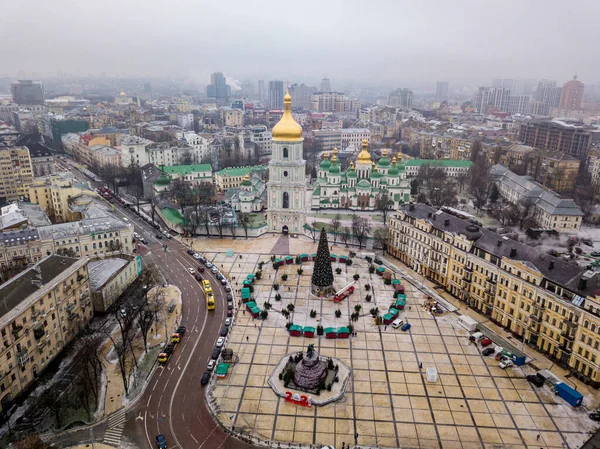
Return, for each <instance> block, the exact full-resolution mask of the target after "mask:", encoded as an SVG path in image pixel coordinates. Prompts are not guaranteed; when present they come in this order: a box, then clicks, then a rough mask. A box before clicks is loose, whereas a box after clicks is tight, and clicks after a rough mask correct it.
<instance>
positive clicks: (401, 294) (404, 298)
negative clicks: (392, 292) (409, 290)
mask: <svg viewBox="0 0 600 449" xmlns="http://www.w3.org/2000/svg"><path fill="white" fill-rule="evenodd" d="M397 299H401V300H402V301H406V295H405V294H404V293H398V297H397Z"/></svg>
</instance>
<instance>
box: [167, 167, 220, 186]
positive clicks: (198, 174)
mask: <svg viewBox="0 0 600 449" xmlns="http://www.w3.org/2000/svg"><path fill="white" fill-rule="evenodd" d="M161 170H162V172H163V173H165V174H167V175H168V176H169V178H171V179H172V180H174V179H181V180H183V181H185V182H189V183H191V184H199V183H201V182H210V183H211V184H212V182H213V177H212V167H211V166H210V164H194V165H165V166H162V167H161Z"/></svg>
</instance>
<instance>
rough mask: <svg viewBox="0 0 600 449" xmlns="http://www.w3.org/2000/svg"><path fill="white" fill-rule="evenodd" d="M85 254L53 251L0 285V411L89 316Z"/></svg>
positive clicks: (6, 407) (68, 340) (41, 370)
mask: <svg viewBox="0 0 600 449" xmlns="http://www.w3.org/2000/svg"><path fill="white" fill-rule="evenodd" d="M87 264H88V259H87V258H80V259H75V258H71V257H62V256H57V255H51V256H48V257H45V258H44V259H42V260H40V261H39V262H38V263H36V264H35V265H33V266H32V267H31V268H29V269H28V270H26V271H24V272H22V273H20V274H18V275H17V276H15V277H14V278H12V279H10V280H9V281H8V282H6V283H4V284H2V285H0V297H1V298H2V303H1V304H0V334H1V336H2V340H3V342H4V344H3V345H2V349H0V372H1V373H2V377H0V411H6V410H8V408H9V407H10V406H11V404H12V402H13V401H14V400H15V399H16V398H17V397H18V396H19V395H20V394H22V393H23V392H25V391H26V390H27V389H28V388H29V387H30V386H31V385H32V384H33V382H35V381H36V380H37V379H38V377H39V376H40V374H41V373H42V372H43V371H44V370H45V369H46V367H47V366H48V364H49V363H50V362H51V361H52V360H54V359H55V358H56V357H57V356H58V355H59V354H60V352H61V351H62V350H63V349H64V348H65V347H66V346H67V345H69V343H71V342H72V341H73V340H74V339H75V338H76V337H77V335H78V334H79V332H81V330H82V329H83V328H84V327H85V326H86V325H87V324H88V323H89V321H90V320H91V319H92V315H93V308H92V307H91V300H90V285H89V278H88V271H87Z"/></svg>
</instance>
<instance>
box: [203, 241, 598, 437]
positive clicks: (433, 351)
mask: <svg viewBox="0 0 600 449" xmlns="http://www.w3.org/2000/svg"><path fill="white" fill-rule="evenodd" d="M304 252H309V253H310V250H309V249H307V250H305V251H304ZM339 253H340V254H341V251H339ZM344 254H346V253H344ZM207 256H208V257H209V258H210V259H212V260H213V261H214V262H215V263H216V264H217V265H218V266H220V265H221V264H222V265H223V271H224V272H225V273H227V274H228V276H229V278H230V279H233V278H235V280H233V281H232V283H233V284H234V285H235V283H236V281H238V280H241V279H243V278H245V276H246V274H248V273H254V272H255V271H256V270H257V263H258V262H259V261H265V262H266V263H265V266H264V268H263V277H262V279H261V280H260V281H257V282H256V283H255V286H254V287H255V291H254V296H255V298H256V303H257V305H259V306H260V307H261V308H262V307H263V303H264V302H265V301H267V300H268V301H269V302H270V303H271V304H272V306H273V309H272V310H271V311H270V312H269V316H268V318H267V319H266V320H265V321H264V322H263V321H261V320H253V319H252V317H251V316H250V315H249V314H248V313H246V314H244V313H242V311H238V314H237V317H236V322H235V325H234V327H233V329H232V331H231V332H230V335H229V337H228V342H227V347H229V348H231V349H233V351H234V352H235V353H236V354H237V355H238V356H239V363H237V364H236V365H234V366H233V367H232V368H230V371H229V374H228V376H227V377H226V378H225V379H219V380H217V383H216V386H215V388H214V392H213V393H214V396H215V398H216V400H217V404H218V407H219V417H220V419H221V421H222V422H223V423H224V424H225V425H226V426H231V425H232V424H234V425H235V427H236V430H244V431H245V432H247V433H251V434H253V435H254V436H256V437H258V438H261V439H265V440H273V441H282V442H289V441H292V442H295V443H308V444H317V445H319V444H323V445H324V444H332V445H335V447H337V448H341V447H342V443H344V442H345V443H346V444H349V443H351V444H355V441H354V435H355V434H356V433H358V444H359V445H361V446H376V445H378V446H380V447H402V448H428V449H429V448H438V447H439V448H465V449H467V448H469V449H470V448H511V449H517V448H519V449H520V448H525V447H527V448H535V449H539V448H563V447H570V448H576V447H579V446H580V445H581V444H582V443H583V442H584V441H585V440H586V439H587V438H588V436H589V435H588V432H589V431H591V430H593V429H594V428H595V425H594V423H593V422H592V421H590V420H589V418H588V417H587V413H586V411H585V410H575V409H573V408H572V407H570V406H569V405H568V404H566V403H565V402H564V401H563V400H562V399H560V398H558V397H557V396H555V395H554V394H553V393H552V392H551V391H550V390H549V389H548V387H543V388H542V389H534V388H532V386H531V385H530V384H529V382H527V381H526V380H525V378H524V376H525V374H524V372H523V370H521V369H520V368H509V369H507V370H501V369H500V368H499V367H498V362H496V361H495V360H494V359H493V358H489V357H483V356H482V355H481V354H480V351H479V349H478V348H477V347H476V346H475V345H473V344H470V343H469V342H468V333H467V332H466V330H464V329H463V328H462V327H460V326H459V325H458V323H457V321H456V317H455V316H453V315H449V316H443V317H438V318H436V319H434V318H433V317H432V316H431V315H430V314H429V313H428V312H426V311H424V310H423V309H422V307H421V303H422V301H423V298H422V297H421V295H420V294H418V295H417V294H416V293H415V292H414V291H413V290H412V289H411V286H410V285H408V284H406V283H404V285H405V286H406V288H407V296H408V301H407V309H408V307H409V306H410V309H408V310H406V311H404V312H401V315H400V317H402V318H403V319H404V320H405V321H408V322H410V323H411V324H412V328H411V329H410V331H409V332H402V331H401V330H400V329H392V327H391V326H388V327H387V328H386V327H385V326H381V327H379V328H378V327H377V326H375V325H374V324H373V319H372V318H371V316H370V315H369V310H370V309H371V308H372V307H374V306H378V307H379V309H380V310H381V311H387V309H388V307H389V305H390V303H391V301H392V287H391V286H385V285H384V284H383V281H382V279H381V278H380V277H378V276H376V275H375V274H372V275H371V274H369V273H368V269H367V267H368V265H367V263H366V261H364V260H359V259H355V263H354V265H352V266H351V267H349V268H348V269H347V270H346V267H345V265H339V267H340V268H342V270H343V271H342V274H340V275H335V277H336V280H335V286H336V288H341V287H343V286H345V285H346V284H348V283H350V282H352V281H353V279H352V276H353V275H354V274H355V273H358V274H360V276H361V278H360V279H359V281H358V282H357V285H358V288H357V291H356V292H355V293H354V294H353V295H352V296H350V298H349V300H348V299H347V300H344V302H342V303H340V304H334V303H333V302H331V301H327V300H319V299H314V298H311V297H310V295H309V286H310V279H311V274H312V262H309V263H305V264H303V266H302V268H303V269H304V273H303V274H302V275H301V276H299V275H298V274H297V269H298V266H297V265H286V266H283V267H281V268H279V269H278V270H277V272H275V271H274V270H273V268H272V265H271V263H270V256H269V255H266V254H265V255H259V254H244V255H243V257H242V259H239V256H238V255H236V256H234V257H226V256H225V254H224V253H207ZM337 267H338V265H337V264H334V269H335V268H337ZM284 273H286V274H288V276H289V277H288V280H287V281H285V282H283V281H282V280H281V275H282V274H284ZM275 279H277V282H278V283H279V284H280V289H279V293H280V294H281V296H282V300H281V301H279V302H278V301H275V294H276V293H277V292H275V291H273V290H272V287H271V286H272V283H273V282H274V281H275ZM367 283H368V284H371V286H372V287H373V291H371V292H367V291H366V290H365V289H364V285H365V284H367ZM367 294H371V295H372V296H373V298H374V299H373V300H372V301H371V302H370V303H369V302H366V300H365V296H366V295H367ZM289 303H292V304H294V305H295V311H294V312H293V314H292V317H291V320H292V321H293V322H294V323H295V324H299V325H302V326H304V325H313V326H315V327H316V325H317V324H321V325H323V327H328V326H332V327H341V326H345V325H347V324H348V322H349V316H350V314H351V313H352V312H354V306H355V305H361V306H362V310H361V314H362V315H363V316H362V317H361V318H360V320H359V321H358V322H357V323H353V324H354V326H355V330H356V331H357V332H358V335H357V336H356V337H352V338H350V339H349V340H326V339H325V337H324V336H323V337H315V338H313V339H309V338H306V339H305V338H303V337H290V336H289V334H288V332H287V330H286V329H285V323H286V321H287V320H286V319H285V318H284V317H283V316H282V315H281V314H280V311H281V309H282V308H284V307H286V306H287V304H289ZM338 308H339V309H340V310H341V312H342V316H341V317H340V318H336V317H335V315H334V312H335V310H336V309H338ZM311 309H315V310H316V311H317V313H318V314H317V317H316V318H314V319H313V318H310V315H309V312H310V310H311ZM317 320H319V321H317ZM309 343H314V344H315V347H316V349H317V351H318V352H319V353H320V355H323V356H332V357H336V358H338V359H340V360H341V361H343V362H344V363H345V364H346V365H348V366H349V367H350V368H351V369H352V378H351V380H350V382H349V385H348V388H347V389H346V394H345V396H344V398H343V400H341V401H339V402H336V403H334V404H331V405H327V406H323V407H313V408H310V409H306V408H302V407H297V406H294V405H290V404H288V403H286V402H285V401H284V400H282V399H280V398H278V397H277V396H276V395H275V394H274V393H273V391H272V390H271V388H270V387H269V385H268V384H267V380H268V378H269V376H270V375H271V374H272V372H273V369H274V368H275V366H276V365H277V363H278V362H279V361H280V359H281V358H282V357H284V356H285V355H286V354H290V353H292V352H297V351H301V350H305V349H306V347H307V345H308V344H309ZM421 363H422V369H419V365H420V364H421ZM430 367H435V368H436V369H437V371H438V373H439V379H438V382H436V383H428V382H427V380H426V378H425V370H426V369H427V368H430ZM525 369H526V370H527V369H529V368H525ZM529 373H530V371H527V374H529ZM232 417H233V419H231V418H232Z"/></svg>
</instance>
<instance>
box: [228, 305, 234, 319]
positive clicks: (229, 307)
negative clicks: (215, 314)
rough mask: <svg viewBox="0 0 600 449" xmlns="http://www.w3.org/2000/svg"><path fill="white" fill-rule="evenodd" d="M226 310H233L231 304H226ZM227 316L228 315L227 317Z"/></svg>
mask: <svg viewBox="0 0 600 449" xmlns="http://www.w3.org/2000/svg"><path fill="white" fill-rule="evenodd" d="M227 309H228V310H232V309H233V304H232V303H228V304H227ZM228 316H229V315H228Z"/></svg>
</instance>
